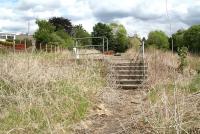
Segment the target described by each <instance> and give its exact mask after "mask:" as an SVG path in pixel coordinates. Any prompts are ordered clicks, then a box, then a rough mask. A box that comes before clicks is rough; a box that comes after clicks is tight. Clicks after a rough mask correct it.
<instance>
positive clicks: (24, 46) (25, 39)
mask: <svg viewBox="0 0 200 134" xmlns="http://www.w3.org/2000/svg"><path fill="white" fill-rule="evenodd" d="M24 45H25V46H24V47H25V52H27V49H26V39H25V41H24Z"/></svg>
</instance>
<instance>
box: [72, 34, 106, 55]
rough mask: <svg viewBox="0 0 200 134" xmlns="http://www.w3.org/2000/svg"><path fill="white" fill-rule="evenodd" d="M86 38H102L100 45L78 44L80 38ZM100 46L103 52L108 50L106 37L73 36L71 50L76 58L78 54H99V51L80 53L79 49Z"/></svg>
mask: <svg viewBox="0 0 200 134" xmlns="http://www.w3.org/2000/svg"><path fill="white" fill-rule="evenodd" d="M86 39H87V40H88V39H102V43H101V44H100V45H94V44H90V45H80V43H79V42H80V41H81V40H86ZM96 47H100V50H101V51H102V52H103V53H104V52H105V50H106V51H108V38H107V37H83V38H74V46H73V51H74V53H75V55H76V58H79V55H92V54H101V51H99V52H96V53H80V52H79V50H80V49H88V48H96Z"/></svg>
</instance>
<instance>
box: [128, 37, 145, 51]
mask: <svg viewBox="0 0 200 134" xmlns="http://www.w3.org/2000/svg"><path fill="white" fill-rule="evenodd" d="M141 43H142V41H141V39H140V37H139V36H138V35H137V34H135V35H134V36H133V37H129V48H135V49H139V47H140V45H141Z"/></svg>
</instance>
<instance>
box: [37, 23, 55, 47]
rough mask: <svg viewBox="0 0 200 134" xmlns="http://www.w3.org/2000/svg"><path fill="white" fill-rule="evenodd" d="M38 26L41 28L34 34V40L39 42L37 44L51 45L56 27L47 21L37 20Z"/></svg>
mask: <svg viewBox="0 0 200 134" xmlns="http://www.w3.org/2000/svg"><path fill="white" fill-rule="evenodd" d="M36 24H37V25H38V27H39V29H38V30H37V31H36V32H35V33H34V38H35V39H36V40H37V43H43V44H45V43H49V42H50V41H51V34H52V33H53V32H54V30H55V27H54V26H53V25H52V24H50V23H49V22H48V21H46V20H36Z"/></svg>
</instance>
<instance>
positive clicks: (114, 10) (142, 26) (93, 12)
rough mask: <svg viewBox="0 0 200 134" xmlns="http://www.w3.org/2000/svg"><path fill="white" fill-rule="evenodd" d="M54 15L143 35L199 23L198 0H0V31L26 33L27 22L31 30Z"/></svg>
mask: <svg viewBox="0 0 200 134" xmlns="http://www.w3.org/2000/svg"><path fill="white" fill-rule="evenodd" d="M166 3H167V4H166ZM166 5H167V6H166ZM167 11H168V12H167ZM53 16H56V17H61V16H62V17H65V18H68V19H70V20H71V22H72V23H73V24H74V25H77V24H82V25H83V27H84V28H85V29H86V30H87V31H88V32H92V28H93V26H94V25H95V24H96V23H97V22H103V23H112V22H115V23H120V24H123V25H124V26H125V28H126V29H127V32H128V34H129V36H132V35H134V34H138V35H140V36H141V37H143V36H145V37H146V36H147V35H148V33H149V32H150V31H152V30H163V31H164V32H166V33H167V34H168V35H169V36H170V35H171V33H174V32H176V31H177V30H178V29H187V28H188V27H190V26H191V25H194V24H200V0H0V32H12V33H27V31H28V22H29V23H30V33H31V34H33V33H34V31H35V30H37V28H38V27H37V25H36V24H35V20H36V18H38V19H49V18H50V17H53ZM170 24H171V30H170Z"/></svg>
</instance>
